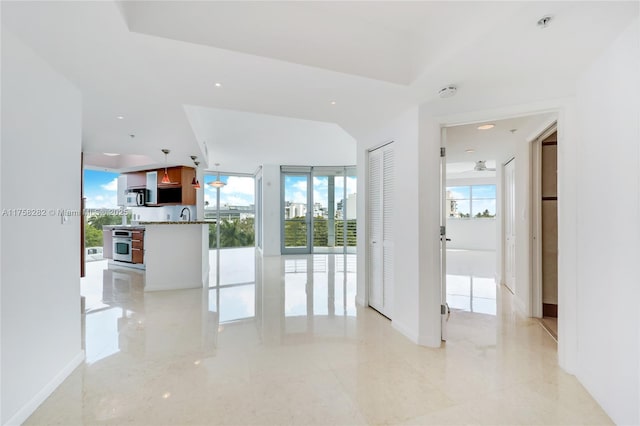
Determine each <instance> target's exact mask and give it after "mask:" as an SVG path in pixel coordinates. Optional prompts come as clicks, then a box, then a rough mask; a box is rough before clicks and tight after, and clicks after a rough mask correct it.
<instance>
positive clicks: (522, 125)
mask: <svg viewBox="0 0 640 426" xmlns="http://www.w3.org/2000/svg"><path fill="white" fill-rule="evenodd" d="M555 119H557V118H556V115H555V114H553V113H546V114H537V115H529V116H524V117H517V118H510V119H506V120H498V121H491V122H488V123H472V124H466V125H462V126H452V127H448V128H447V139H446V146H447V157H446V158H447V178H449V179H475V178H486V177H495V176H496V172H495V171H482V172H479V171H475V170H473V168H474V166H475V164H476V161H478V160H482V161H485V162H486V166H487V168H496V167H498V166H500V165H501V164H502V163H504V162H505V161H507V160H509V159H510V158H511V157H512V156H513V155H514V154H515V152H516V144H520V143H526V142H528V139H529V138H531V137H532V136H533V135H532V132H533V131H541V130H542V128H543V127H545V126H546V125H548V124H550V123H552V122H553V121H554V120H555ZM482 124H494V125H495V127H493V128H492V129H488V130H479V129H478V126H480V125H482ZM468 149H471V150H473V152H466V150H468Z"/></svg>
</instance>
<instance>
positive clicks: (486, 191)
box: [447, 185, 496, 219]
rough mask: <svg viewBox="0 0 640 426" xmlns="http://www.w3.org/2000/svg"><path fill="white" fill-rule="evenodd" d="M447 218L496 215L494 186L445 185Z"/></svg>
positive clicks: (489, 216)
mask: <svg viewBox="0 0 640 426" xmlns="http://www.w3.org/2000/svg"><path fill="white" fill-rule="evenodd" d="M447 216H448V217H449V218H474V219H483V218H493V217H495V216H496V186H495V185H466V186H448V187H447Z"/></svg>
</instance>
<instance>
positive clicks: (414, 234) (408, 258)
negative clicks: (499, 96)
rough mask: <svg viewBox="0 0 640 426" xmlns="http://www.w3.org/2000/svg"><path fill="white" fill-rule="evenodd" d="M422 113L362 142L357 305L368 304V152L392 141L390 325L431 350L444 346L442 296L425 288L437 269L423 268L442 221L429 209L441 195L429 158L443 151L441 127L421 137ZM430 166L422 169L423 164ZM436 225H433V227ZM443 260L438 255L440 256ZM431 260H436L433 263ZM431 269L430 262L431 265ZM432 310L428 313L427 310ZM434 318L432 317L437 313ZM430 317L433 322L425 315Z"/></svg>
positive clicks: (384, 127) (393, 123)
mask: <svg viewBox="0 0 640 426" xmlns="http://www.w3.org/2000/svg"><path fill="white" fill-rule="evenodd" d="M419 124H421V123H420V118H419V110H418V108H412V109H409V110H407V111H405V112H404V113H403V114H401V115H399V116H397V117H394V118H393V119H390V120H389V121H388V122H386V123H384V124H382V125H381V126H379V127H377V128H375V129H373V130H372V131H371V132H370V133H369V134H367V135H360V136H359V137H357V140H358V160H357V161H358V194H362V196H358V212H357V215H358V271H360V272H359V273H358V293H357V296H356V297H357V302H358V303H359V304H361V305H366V304H367V303H368V300H367V299H368V298H367V294H366V282H367V275H368V269H367V267H368V262H367V256H368V242H367V214H366V207H367V201H368V200H367V198H368V197H367V191H366V188H367V151H368V150H370V149H372V148H375V147H377V146H379V145H381V144H384V143H386V142H389V141H393V142H394V155H395V194H394V213H393V215H394V217H393V226H394V231H393V232H394V286H393V295H390V298H392V301H391V302H390V303H391V306H392V309H391V311H392V312H391V319H392V325H393V327H394V328H396V329H397V330H398V331H400V332H401V333H403V334H404V335H405V336H406V337H408V338H409V339H411V340H412V341H414V342H416V343H420V344H425V345H429V346H439V345H440V334H439V327H433V321H434V320H438V318H439V305H440V292H439V289H435V290H434V289H432V288H431V287H429V286H428V285H427V282H431V281H433V280H434V279H437V277H438V276H439V273H440V271H439V269H434V268H430V267H429V268H427V269H424V270H423V269H421V268H422V267H423V266H424V265H423V264H422V260H421V259H422V254H423V253H426V252H427V247H426V246H425V244H426V245H427V246H429V250H428V253H429V255H430V256H433V255H435V253H436V251H435V250H434V244H435V245H439V236H438V235H439V234H438V232H439V228H438V222H437V220H438V216H437V215H435V216H434V215H432V214H431V212H430V211H429V209H428V206H429V205H431V203H430V201H425V200H426V195H425V194H432V193H433V191H434V190H436V191H437V188H438V185H439V172H438V162H439V158H438V157H437V155H436V156H433V155H431V154H432V153H433V152H436V151H439V144H440V141H439V127H438V126H437V125H433V123H431V124H432V126H429V125H425V129H426V131H425V132H424V134H423V133H419V131H421V129H420V128H419ZM425 162H426V163H427V167H421V166H422V165H423V163H425ZM434 221H435V223H434ZM437 255H438V257H439V252H438V253H437ZM432 260H433V259H432ZM428 264H429V265H431V263H429V262H428ZM427 306H429V308H427ZM434 312H435V313H436V315H435V316H433V313H434ZM430 314H431V315H432V317H431V321H429V320H427V319H425V315H430Z"/></svg>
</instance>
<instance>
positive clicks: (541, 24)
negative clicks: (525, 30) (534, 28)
mask: <svg viewBox="0 0 640 426" xmlns="http://www.w3.org/2000/svg"><path fill="white" fill-rule="evenodd" d="M552 19H553V16H551V15H545V16H543V17H542V18H540V19H538V23H537V25H538V28H540V29H545V28H547V27H548V26H549V24H550V23H551V20H552Z"/></svg>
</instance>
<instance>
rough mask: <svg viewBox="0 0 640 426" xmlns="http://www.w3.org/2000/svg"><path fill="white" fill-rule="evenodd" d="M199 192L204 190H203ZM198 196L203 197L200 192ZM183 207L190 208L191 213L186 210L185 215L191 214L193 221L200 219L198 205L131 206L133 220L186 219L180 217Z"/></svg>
mask: <svg viewBox="0 0 640 426" xmlns="http://www.w3.org/2000/svg"><path fill="white" fill-rule="evenodd" d="M198 192H202V190H200V191H198ZM198 196H199V197H202V195H201V194H198ZM183 208H187V209H189V212H190V213H186V212H185V215H188V214H190V216H188V217H189V218H190V220H191V221H194V220H198V219H197V215H198V213H197V210H198V206H187V205H179V206H162V207H131V214H132V216H131V220H132V221H137V222H179V221H182V220H185V219H183V218H181V217H180V214H181V213H182V209H183ZM203 212H204V210H203ZM201 217H204V216H201Z"/></svg>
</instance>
